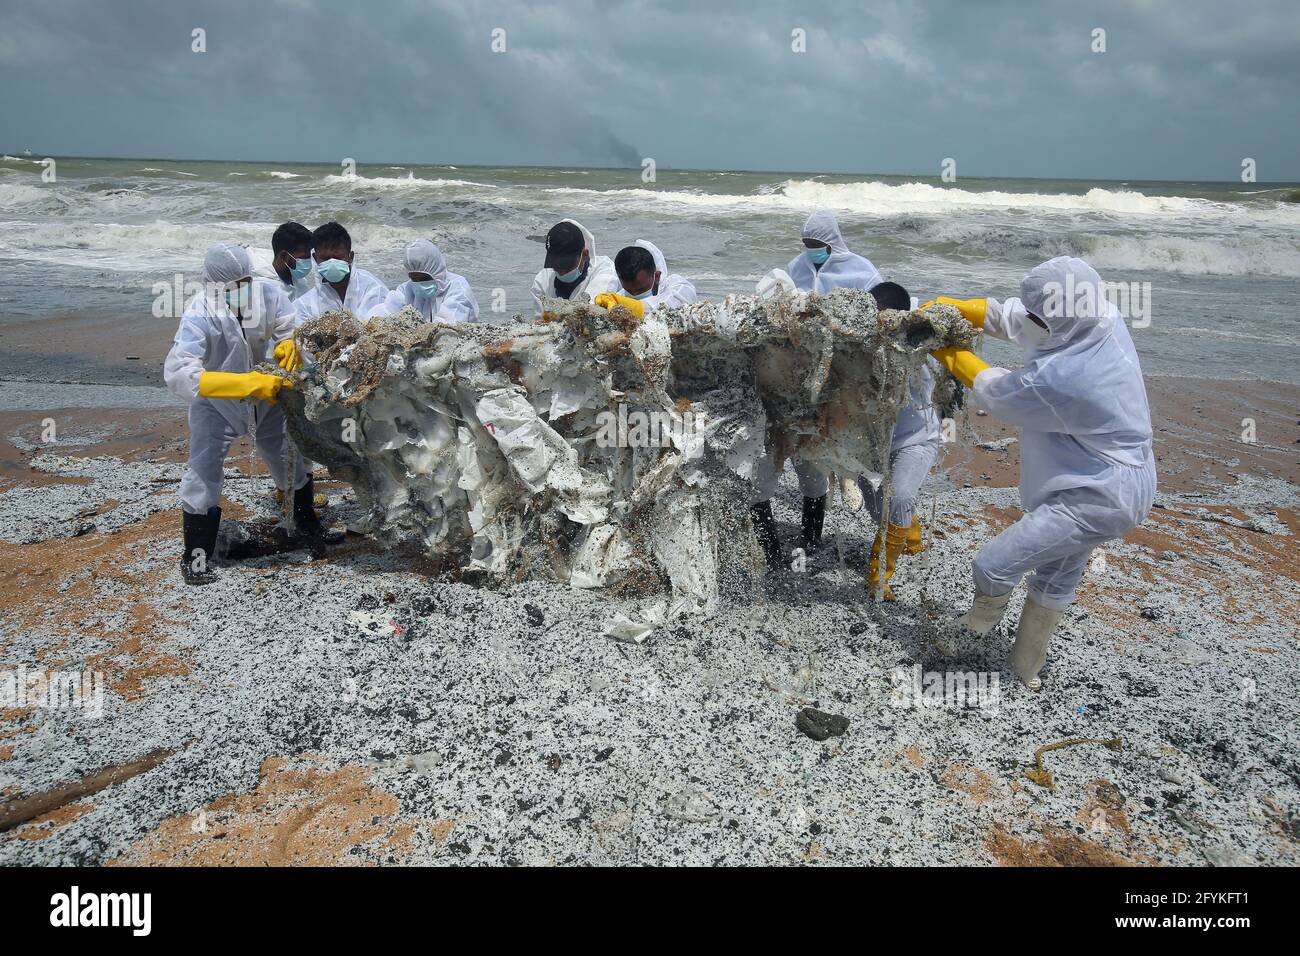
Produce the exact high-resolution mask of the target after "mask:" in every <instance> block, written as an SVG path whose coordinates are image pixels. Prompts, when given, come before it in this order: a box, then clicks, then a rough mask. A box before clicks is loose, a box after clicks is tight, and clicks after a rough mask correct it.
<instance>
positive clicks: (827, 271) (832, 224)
mask: <svg viewBox="0 0 1300 956" xmlns="http://www.w3.org/2000/svg"><path fill="white" fill-rule="evenodd" d="M800 235H801V236H802V238H804V239H816V240H817V241H819V242H824V243H826V244H827V245H829V246H830V247H831V254H830V258H828V259H827V260H826V261H825V262H823V263H822V264H821V266H820V267H817V266H814V265H813V264H812V262H811V261H809V259H808V256H807V255H806V254H804V253H800V254H799V255H797V256H795V257H794V258H793V259H791V260H790V264H789V265H788V266H786V267H785V271H786V272H787V273H788V274H789V276H790V278H791V279H793V280H794V284H795V288H797V289H806V290H808V291H810V292H818V293H822V294H825V293H827V292H830V291H831V290H832V289H870V288H871V287H872V286H875V285H879V284H880V283H881V282H882V281H883V280H882V279H881V277H880V270H878V269H877V268H876V267H875V266H873V265H872V264H871V261H870V260H869V259H865V258H863V257H862V256H859V255H856V254H854V253H852V252H849V247H848V243H846V242H845V241H844V236H843V235H841V234H840V224H839V220H837V219H836V218H835V213H833V212H831V211H830V210H829V209H818V210H817V211H816V212H814V213H813V214H812V215H811V216H809V217H808V219H807V220H806V221H805V222H804V224H803V229H802V231H801V232H800ZM927 470H928V469H927ZM794 473H795V475H796V476H797V477H798V478H799V492H800V494H802V495H803V496H804V497H805V498H820V497H822V496H823V495H824V494H826V492H827V491H828V490H830V480H829V479H828V478H827V477H826V475H825V474H823V473H822V471H821V470H820V469H818V468H816V467H814V466H813V465H810V464H808V463H807V462H805V461H803V460H802V459H800V458H795V460H794ZM779 477H780V476H779V475H778V474H777V473H776V464H775V460H774V456H773V455H772V453H771V452H770V451H769V452H768V454H767V456H766V457H765V458H764V459H763V460H762V461H760V462H759V463H758V468H757V483H758V495H757V496H756V497H755V499H754V501H755V503H760V502H764V501H768V500H770V499H771V497H772V494H773V493H774V492H775V491H776V483H777V479H778V478H779ZM922 477H924V476H922ZM918 487H919V486H918ZM890 511H891V512H892V511H893V509H892V508H891V509H890ZM911 520H912V519H911V518H910V517H909V518H908V521H909V522H910V521H911Z"/></svg>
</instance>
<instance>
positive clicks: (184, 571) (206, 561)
mask: <svg viewBox="0 0 1300 956" xmlns="http://www.w3.org/2000/svg"><path fill="white" fill-rule="evenodd" d="M220 527H221V509H220V508H209V509H208V513H207V514H202V515H195V514H190V513H189V512H188V511H182V512H181V534H182V537H183V539H184V541H185V551H184V552H183V553H182V554H181V577H182V578H184V579H185V583H186V584H211V583H212V582H213V581H215V580H216V570H215V567H214V566H215V564H216V556H217V530H218V529H219V528H220Z"/></svg>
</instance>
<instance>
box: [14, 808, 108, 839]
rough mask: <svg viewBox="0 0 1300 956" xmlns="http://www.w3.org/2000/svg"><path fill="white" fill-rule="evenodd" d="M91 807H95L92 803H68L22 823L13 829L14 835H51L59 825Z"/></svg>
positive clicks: (86, 811)
mask: <svg viewBox="0 0 1300 956" xmlns="http://www.w3.org/2000/svg"><path fill="white" fill-rule="evenodd" d="M93 809H95V805H94V804H93V803H70V804H68V805H67V806H66V807H59V808H58V809H57V810H52V811H51V812H49V813H47V814H45V815H44V816H42V817H37V818H36V819H35V820H32V821H31V822H30V823H24V824H23V825H22V826H20V827H19V828H18V829H16V830H15V831H14V836H16V837H17V838H18V839H20V840H44V839H47V838H49V837H52V836H53V835H54V832H55V831H56V830H58V829H59V827H64V826H67V825H68V824H69V823H71V822H72V821H73V820H75V819H77V818H78V817H83V816H85V815H86V814H87V813H89V812H90V811H91V810H93Z"/></svg>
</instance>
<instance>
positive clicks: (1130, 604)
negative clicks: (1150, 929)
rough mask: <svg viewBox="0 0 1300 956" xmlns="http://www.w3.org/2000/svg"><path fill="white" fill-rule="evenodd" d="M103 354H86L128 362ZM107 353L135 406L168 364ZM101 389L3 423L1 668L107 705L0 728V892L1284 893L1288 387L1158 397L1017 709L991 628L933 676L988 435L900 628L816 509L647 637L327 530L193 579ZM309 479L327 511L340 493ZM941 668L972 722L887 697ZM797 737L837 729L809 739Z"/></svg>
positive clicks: (1183, 390)
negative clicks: (383, 886)
mask: <svg viewBox="0 0 1300 956" xmlns="http://www.w3.org/2000/svg"><path fill="white" fill-rule="evenodd" d="M6 338H8V339H10V341H11V342H12V341H15V340H17V339H18V338H20V335H19V333H18V332H15V331H14V330H13V328H12V327H11V328H10V329H9V330H8V331H7V332H6ZM94 339H95V337H94V336H93V335H89V336H87V337H86V338H85V345H84V347H83V349H82V353H81V354H82V355H83V358H81V359H78V361H83V362H101V363H103V364H104V365H105V367H108V366H115V365H124V364H125V363H126V362H127V361H128V360H127V359H126V358H125V354H126V353H124V354H123V355H122V356H117V355H114V354H111V353H116V352H123V349H124V346H123V341H122V340H121V339H114V338H113V337H112V336H111V335H109V334H107V333H106V335H105V337H104V339H103V342H110V341H111V342H112V343H113V344H112V345H111V349H110V350H108V351H106V350H105V348H104V347H101V346H102V343H101V345H99V346H97V345H96V344H95V342H94ZM31 347H32V348H33V349H34V348H35V345H32V346H31ZM125 347H130V348H132V349H134V348H136V346H135V345H131V344H130V343H128V344H127V346H125ZM162 347H163V348H164V349H165V345H164V346H162ZM16 351H18V352H19V353H21V351H22V349H21V348H19V349H16ZM129 354H132V355H137V354H138V355H140V356H141V357H140V358H139V359H131V360H129V361H130V362H131V363H132V364H135V363H137V362H138V363H140V366H141V369H142V370H145V371H148V372H149V374H151V375H154V376H156V375H157V363H158V362H159V361H160V359H161V352H160V351H159V347H158V344H157V342H156V341H155V342H154V347H153V348H152V349H148V348H144V347H143V346H141V347H140V348H139V351H131V352H130V353H129ZM146 377H147V376H144V375H143V374H142V376H141V380H142V383H143V379H144V378H146ZM156 380H157V379H156V378H155V379H154V381H155V382H156ZM81 381H84V378H83V379H81ZM117 381H120V383H121V385H122V386H123V387H124V388H123V391H122V392H121V393H120V394H121V395H124V396H125V395H127V394H130V395H131V396H132V401H131V402H130V403H129V404H130V405H131V407H129V408H118V407H114V402H115V398H114V395H115V391H114V389H113V388H109V387H102V388H100V389H98V391H97V392H96V395H97V396H98V398H97V401H96V402H94V403H90V404H94V405H96V406H97V407H87V404H88V403H87V402H85V401H83V400H80V399H83V398H84V395H83V396H80V398H79V401H78V402H77V403H76V404H77V405H78V406H79V407H78V408H60V407H57V406H56V405H54V404H51V405H49V406H48V407H32V406H34V405H39V404H40V402H41V401H47V402H56V403H57V401H58V400H59V399H58V395H59V394H60V393H59V392H58V390H57V388H52V389H51V390H49V391H46V392H40V391H31V394H27V395H25V396H24V393H22V390H21V389H19V388H18V387H16V386H15V385H14V384H13V383H9V384H8V385H7V386H6V388H7V389H8V391H6V392H4V393H3V395H0V397H2V398H4V399H5V401H6V402H7V404H6V406H5V407H8V408H11V409H13V410H9V411H4V412H0V433H2V434H3V437H4V441H3V443H2V448H3V451H2V455H3V457H2V458H0V603H2V604H3V606H4V608H5V611H4V615H3V625H2V627H0V670H15V669H18V668H25V669H26V670H27V671H29V672H33V671H44V672H54V671H63V670H69V669H72V670H84V671H88V672H94V673H98V674H100V675H102V678H103V685H102V706H101V707H100V708H98V710H97V709H96V708H92V707H88V706H73V707H48V706H40V705H39V704H31V703H27V704H26V705H24V706H17V707H9V708H7V709H3V710H0V791H2V792H3V794H4V797H5V798H6V799H7V800H8V801H10V802H9V803H7V804H5V805H4V806H5V807H8V808H12V807H13V806H15V801H22V800H26V799H29V798H32V797H40V796H41V795H48V794H53V795H52V796H49V797H48V799H46V800H45V804H44V805H42V806H40V807H38V808H39V809H40V810H41V812H39V813H33V814H29V815H30V819H27V820H25V822H21V823H18V824H17V825H13V826H9V827H7V828H6V829H4V830H3V831H2V832H0V863H5V864H33V863H41V864H73V863H77V864H100V863H112V864H124V865H132V864H149V863H154V864H157V863H164V864H214V863H238V864H250V865H253V864H265V863H293V864H335V863H342V864H369V863H410V864H417V863H442V862H449V863H450V862H456V863H464V862H471V863H538V864H541V863H669V862H681V863H701V864H702V863H732V864H758V863H798V862H811V863H829V864H856V863H890V864H1014V865H1045V866H1054V865H1072V864H1101V865H1130V864H1134V865H1165V864H1179V865H1206V864H1214V865H1223V864H1272V865H1277V864H1281V865H1295V864H1296V862H1297V840H1298V839H1300V818H1298V817H1297V815H1296V812H1297V811H1296V808H1297V807H1298V806H1300V767H1298V765H1297V762H1296V754H1297V753H1300V731H1297V727H1296V715H1297V709H1300V708H1298V705H1297V703H1296V699H1295V694H1294V674H1295V671H1296V665H1297V658H1298V657H1300V632H1298V630H1297V624H1296V622H1297V620H1300V580H1298V579H1300V562H1297V560H1296V557H1297V548H1296V544H1295V541H1296V536H1297V534H1300V498H1298V497H1297V490H1298V488H1300V464H1298V459H1300V452H1298V449H1300V446H1298V445H1297V444H1296V441H1297V437H1298V436H1300V431H1298V429H1297V427H1296V422H1297V413H1300V388H1297V387H1296V386H1293V385H1283V384H1277V383H1271V382H1257V381H1256V382H1243V381H1235V382H1225V381H1210V380H1198V379H1189V378H1161V377H1152V378H1150V379H1149V380H1148V391H1149V394H1150V398H1151V403H1152V407H1153V415H1154V417H1155V426H1156V449H1157V455H1158V459H1159V476H1160V484H1161V488H1160V494H1159V495H1158V498H1157V505H1156V508H1155V509H1154V510H1153V512H1152V514H1151V516H1150V518H1149V519H1148V520H1147V521H1146V523H1145V524H1144V525H1143V526H1142V527H1140V528H1138V529H1136V530H1135V531H1133V532H1132V533H1130V534H1129V535H1127V536H1126V537H1125V539H1124V540H1123V541H1121V542H1116V543H1115V544H1114V545H1113V546H1111V547H1107V548H1105V549H1104V550H1103V552H1102V553H1101V559H1100V560H1097V559H1096V558H1094V563H1093V565H1092V566H1091V567H1090V569H1089V572H1088V575H1087V577H1086V578H1085V581H1084V585H1083V587H1082V588H1081V591H1080V596H1079V602H1078V604H1077V605H1076V606H1075V607H1074V608H1072V609H1071V610H1070V611H1069V613H1068V614H1067V616H1066V619H1065V621H1064V622H1063V625H1062V630H1061V632H1060V633H1059V634H1058V637H1057V639H1056V643H1055V644H1054V650H1053V654H1052V656H1051V657H1049V662H1048V667H1047V670H1046V672H1045V674H1044V677H1045V681H1046V686H1045V690H1044V691H1043V692H1041V693H1039V694H1033V693H1030V692H1028V691H1026V690H1024V689H1023V688H1021V686H1020V685H1019V684H1018V683H1017V682H1016V681H1015V679H1014V678H1013V677H1012V675H1011V674H1010V672H1009V671H1008V670H1007V669H1006V667H1005V660H1004V658H1005V653H1006V649H1007V647H1008V645H1009V638H1008V636H1007V633H1006V628H1007V624H1006V623H1004V624H1003V625H1002V627H1001V628H1000V629H999V630H998V631H995V632H994V634H993V635H992V636H991V637H990V638H989V639H988V641H987V642H985V643H983V644H979V645H973V646H969V647H962V648H959V649H958V653H957V655H956V656H955V657H942V656H941V655H939V653H938V652H937V651H936V649H935V647H934V641H935V639H936V637H937V635H939V634H940V633H941V629H940V626H939V622H940V621H941V619H942V618H944V617H946V616H947V615H949V614H952V613H954V612H956V611H960V610H962V609H964V608H965V606H966V605H967V604H968V602H969V599H970V581H969V561H970V557H971V555H972V554H973V552H974V550H975V549H976V548H977V547H978V546H979V544H980V543H982V542H983V541H985V540H987V539H988V538H989V537H991V536H992V535H993V534H995V533H996V532H997V531H998V530H999V529H1000V528H1002V527H1004V526H1006V525H1007V524H1008V523H1010V522H1012V521H1014V520H1015V519H1016V517H1017V516H1018V515H1019V509H1018V495H1017V492H1016V490H1015V484H1016V480H1017V475H1018V467H1019V461H1018V455H1017V448H1016V442H1015V441H1013V440H1011V441H1009V439H1014V431H1013V430H1011V429H1009V428H1007V427H1006V426H1003V425H1001V424H1000V423H998V422H995V421H994V420H993V419H992V418H990V417H987V416H980V415H976V414H974V413H971V414H969V415H967V416H965V417H964V419H963V420H962V423H961V425H962V427H961V429H960V431H961V436H960V441H959V442H958V443H957V444H955V445H950V446H948V447H946V449H945V452H944V455H943V457H942V459H941V461H940V465H939V466H938V468H936V471H935V473H934V475H933V476H932V479H931V481H930V483H929V484H928V485H927V487H926V489H925V493H924V495H923V497H924V505H923V508H922V513H923V514H925V515H927V516H928V515H931V514H933V515H934V520H933V522H932V524H931V529H932V538H931V548H930V550H929V551H928V552H927V553H926V554H924V555H920V556H916V557H912V558H909V559H904V562H903V564H902V565H901V567H900V570H899V573H898V576H897V578H896V579H895V591H896V593H897V594H898V598H899V600H898V602H897V603H895V604H892V605H875V604H872V603H871V602H869V601H867V600H866V595H865V589H864V588H863V586H862V583H861V582H862V574H863V569H864V567H865V563H866V553H867V548H868V546H869V543H870V537H871V535H872V533H873V530H874V529H873V528H872V527H871V524H870V520H869V519H865V518H863V517H861V516H859V515H855V514H852V513H849V512H847V511H846V510H844V509H843V508H842V507H840V506H839V505H838V504H836V505H834V506H832V508H831V509H830V510H829V512H828V515H827V535H828V539H829V540H830V542H831V546H830V547H827V548H825V549H823V550H822V552H820V553H819V554H818V555H816V556H815V558H814V559H812V560H811V561H810V563H809V566H808V569H807V571H806V572H805V573H802V574H799V573H794V572H791V573H788V574H783V575H778V576H774V577H772V578H769V579H767V580H762V579H758V578H756V580H755V582H754V584H753V591H752V593H751V597H750V599H747V600H744V601H737V602H733V603H731V604H728V605H727V606H726V607H725V608H724V610H723V612H722V613H720V614H719V615H717V616H716V617H714V618H711V619H708V620H694V619H685V620H681V621H678V622H675V623H673V624H671V625H669V626H667V627H663V628H660V629H659V630H658V631H656V632H655V633H654V634H653V635H652V636H651V637H650V638H649V639H648V640H647V641H646V642H645V643H644V644H641V645H637V644H632V643H623V642H616V641H612V640H609V639H607V638H605V637H602V636H601V622H603V621H604V620H605V618H606V617H607V616H608V614H609V613H610V612H611V610H613V609H617V608H618V606H619V602H618V601H617V600H615V599H612V598H610V597H609V596H607V595H602V594H600V593H598V592H582V591H577V590H573V589H570V588H568V587H562V586H558V585H548V584H544V583H538V582H530V583H525V584H520V585H516V586H513V587H508V588H503V589H499V590H491V589H483V588H476V587H472V586H470V585H469V584H467V583H463V582H459V581H457V580H454V578H452V577H447V576H441V577H440V576H438V575H437V574H436V573H435V572H436V569H433V568H431V567H429V566H428V565H427V562H423V561H420V560H418V559H412V558H411V557H410V556H408V555H403V554H399V553H388V552H384V551H382V550H380V549H379V548H377V547H376V546H375V545H374V544H373V543H371V542H370V541H368V540H367V539H364V538H361V537H356V536H352V535H349V536H348V539H347V541H346V542H345V543H344V544H343V545H342V546H340V547H339V548H337V549H335V550H333V551H331V552H330V554H329V555H328V556H327V557H325V558H323V559H319V560H313V558H312V556H311V555H310V554H308V553H306V552H294V553H291V554H287V555H281V556H278V557H274V558H265V559H260V560H257V561H251V562H247V563H244V564H238V565H227V566H225V567H223V568H222V569H221V573H220V577H219V580H218V582H217V583H215V584H213V585H211V586H207V587H199V588H187V587H185V586H184V585H183V584H182V583H181V580H180V575H179V572H178V569H177V566H176V564H177V560H176V559H177V553H178V548H179V541H178V538H179V515H178V505H177V501H176V482H177V481H178V480H179V477H180V475H181V472H182V470H183V467H184V460H185V442H186V428H185V421H184V408H183V407H182V406H180V405H177V404H169V403H168V402H167V400H166V399H165V397H163V396H161V395H155V394H153V393H148V392H144V391H143V390H142V391H141V392H140V393H138V394H137V393H136V392H135V391H134V390H132V389H131V388H130V386H131V385H132V384H134V383H133V382H132V381H131V380H130V379H126V380H121V379H118V380H117ZM69 387H71V386H69ZM78 387H80V386H78ZM43 395H47V396H48V398H43V397H42V396H43ZM154 398H156V399H157V400H156V401H155V402H154V404H152V405H150V401H151V400H153V399H154ZM1244 418H1251V419H1254V427H1255V431H1254V437H1255V441H1254V442H1253V443H1248V442H1243V441H1242V432H1243V423H1242V420H1243V419H1244ZM47 419H52V420H53V421H54V422H55V424H56V426H57V427H56V434H57V441H56V442H55V443H54V444H50V443H47V442H44V441H43V440H42V430H43V428H44V423H45V421H46V420H47ZM227 464H228V466H229V467H228V469H227V476H228V480H227V483H226V500H225V509H226V510H225V512H224V514H225V517H227V518H233V519H236V520H239V519H246V518H249V517H253V516H256V515H270V514H271V513H272V511H273V510H274V507H275V505H274V502H273V500H272V498H271V496H270V488H271V486H270V481H269V478H267V477H266V475H265V471H264V469H262V468H261V467H260V465H254V464H253V463H252V462H251V461H250V454H249V449H248V445H247V443H246V441H241V442H240V443H239V444H238V445H237V446H236V447H235V449H234V450H233V451H232V454H231V458H230V459H229V460H228V462H227ZM250 471H251V472H252V474H251V475H250ZM786 482H787V483H786V484H784V485H783V486H782V489H781V495H780V497H779V499H778V501H777V502H776V508H775V510H776V515H777V519H778V521H779V523H780V525H781V529H782V533H783V535H784V536H785V538H786V540H787V541H793V540H794V538H795V536H796V534H797V527H798V510H797V509H798V499H797V492H796V490H795V488H794V486H793V481H792V478H791V477H790V476H787V479H786ZM318 487H319V490H320V491H322V492H324V493H326V494H327V495H328V496H329V498H330V505H329V508H328V513H329V514H330V516H331V518H332V519H333V520H335V521H343V520H346V519H347V517H348V516H349V513H350V509H351V508H352V499H351V493H350V491H349V489H348V488H347V486H346V485H343V484H340V483H337V482H332V481H328V480H326V476H325V475H324V473H323V472H322V473H321V474H320V475H319V476H318ZM841 554H842V558H841ZM1022 598H1023V587H1022V588H1021V589H1019V590H1018V591H1017V596H1016V597H1015V598H1014V599H1013V602H1012V609H1011V612H1010V613H1009V614H1008V616H1007V619H1008V620H1009V621H1014V620H1015V619H1016V612H1017V611H1018V609H1019V605H1020V603H1021V600H1022ZM954 673H960V674H980V675H984V676H985V677H986V678H988V681H987V682H986V684H983V685H981V687H982V688H983V689H984V693H983V696H982V697H981V698H980V700H979V702H978V706H970V700H969V699H968V700H966V701H965V702H964V705H963V702H961V701H956V702H954V701H953V700H950V699H948V697H947V696H944V698H943V699H942V700H933V701H932V700H925V699H921V698H919V697H918V696H917V695H916V694H914V693H913V692H912V689H913V688H914V687H919V686H920V684H921V683H922V682H923V681H924V680H925V679H926V675H932V674H939V675H952V674H954ZM806 706H815V707H818V708H819V709H821V710H824V711H826V712H828V713H832V714H836V715H840V716H843V717H846V718H847V719H848V721H849V727H848V731H847V732H846V733H845V734H844V735H843V736H838V737H831V738H829V739H828V740H825V741H822V742H817V741H814V740H812V739H809V738H808V737H807V736H805V735H804V734H802V733H801V732H800V731H799V730H798V729H796V716H797V714H798V713H799V711H800V710H801V708H803V707H806ZM1078 738H1082V739H1085V740H1091V741H1095V742H1091V743H1078V744H1072V745H1069V746H1066V747H1062V748H1059V749H1055V750H1050V751H1047V752H1045V753H1043V754H1042V767H1043V768H1045V769H1047V770H1049V771H1050V772H1051V773H1052V774H1053V775H1054V789H1052V788H1049V787H1047V786H1043V785H1042V783H1041V782H1036V781H1035V780H1032V779H1030V777H1028V776H1026V770H1029V769H1031V768H1034V766H1035V750H1036V749H1037V748H1039V747H1042V746H1044V745H1048V744H1052V743H1054V742H1057V741H1062V740H1069V739H1078ZM1116 738H1118V741H1119V742H1118V743H1116V742H1115V741H1116ZM142 758H148V759H146V760H144V761H143V762H142ZM112 768H118V771H117V772H116V773H115V774H111V775H109V776H108V777H107V778H106V777H105V776H104V775H103V774H102V773H101V772H102V771H105V770H110V769H112ZM97 775H98V776H97ZM105 779H110V780H111V781H112V782H110V783H109V784H107V785H103V784H104V780H105ZM1039 780H1040V781H1041V780H1042V778H1041V777H1040V778H1039ZM68 785H72V786H73V789H72V790H64V791H63V792H62V793H57V792H55V791H58V790H59V788H61V787H67V786H68ZM86 785H96V786H100V785H102V789H98V790H97V791H96V792H94V793H90V794H87V795H79V791H78V790H77V789H76V787H77V786H83V787H84V786H86ZM29 806H35V805H34V804H32V805H29Z"/></svg>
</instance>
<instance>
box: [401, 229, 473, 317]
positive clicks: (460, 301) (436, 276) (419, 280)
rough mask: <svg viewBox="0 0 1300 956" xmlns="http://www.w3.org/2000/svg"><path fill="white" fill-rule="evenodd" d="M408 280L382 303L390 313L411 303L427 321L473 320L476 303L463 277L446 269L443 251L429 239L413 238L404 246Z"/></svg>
mask: <svg viewBox="0 0 1300 956" xmlns="http://www.w3.org/2000/svg"><path fill="white" fill-rule="evenodd" d="M406 273H407V276H408V278H407V280H406V281H405V282H403V283H402V284H401V285H399V286H398V287H397V288H396V289H394V290H393V291H392V292H390V293H388V299H387V301H386V302H385V304H384V307H385V310H386V312H387V313H388V314H389V315H391V314H392V313H394V312H398V311H400V310H401V309H404V308H406V306H408V305H409V306H413V307H414V308H415V309H416V310H417V311H419V313H420V314H421V315H423V316H424V318H425V321H428V322H447V323H456V322H476V321H477V320H478V302H477V300H475V298H474V292H473V290H472V289H470V287H469V282H468V281H467V280H466V279H465V277H464V276H461V275H457V274H456V273H454V272H448V271H447V263H446V262H445V261H444V260H443V258H442V250H440V249H439V248H438V247H437V246H436V245H434V244H433V243H432V242H430V241H429V240H428V239H416V240H415V241H414V242H410V243H407V246H406Z"/></svg>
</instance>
